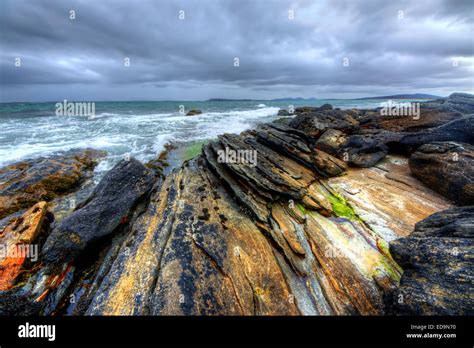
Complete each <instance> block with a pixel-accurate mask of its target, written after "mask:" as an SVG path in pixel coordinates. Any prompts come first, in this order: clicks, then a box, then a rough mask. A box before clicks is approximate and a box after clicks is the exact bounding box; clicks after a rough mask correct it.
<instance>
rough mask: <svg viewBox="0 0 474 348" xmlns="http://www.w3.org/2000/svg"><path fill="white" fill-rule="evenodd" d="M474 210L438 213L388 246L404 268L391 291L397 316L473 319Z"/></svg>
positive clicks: (389, 297)
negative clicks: (455, 316) (396, 286)
mask: <svg viewBox="0 0 474 348" xmlns="http://www.w3.org/2000/svg"><path fill="white" fill-rule="evenodd" d="M472 221H474V207H473V206H468V207H460V208H453V209H449V210H445V211H442V212H438V213H435V214H433V215H431V216H429V217H428V218H426V219H425V220H423V221H421V222H419V223H417V224H416V226H415V231H414V232H413V233H412V234H411V235H410V236H409V237H406V238H400V239H397V240H395V241H393V242H391V243H390V253H391V254H392V256H393V258H394V259H395V261H397V263H398V264H399V265H400V266H402V268H403V269H404V273H403V275H402V278H401V281H400V286H399V287H398V288H396V289H393V290H392V291H389V292H387V294H386V296H385V304H386V308H387V312H388V313H390V314H397V315H474V297H473V296H472V294H473V293H474V268H473V267H472V259H473V257H474V239H473V228H472Z"/></svg>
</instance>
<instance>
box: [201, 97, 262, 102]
mask: <svg viewBox="0 0 474 348" xmlns="http://www.w3.org/2000/svg"><path fill="white" fill-rule="evenodd" d="M254 100H256V99H226V98H211V99H208V100H206V101H207V102H225V101H254Z"/></svg>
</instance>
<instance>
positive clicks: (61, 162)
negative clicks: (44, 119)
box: [0, 149, 104, 219]
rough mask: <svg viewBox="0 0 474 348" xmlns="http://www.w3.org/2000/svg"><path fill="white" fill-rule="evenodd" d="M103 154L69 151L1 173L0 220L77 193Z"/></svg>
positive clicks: (4, 170) (15, 165)
mask: <svg viewBox="0 0 474 348" xmlns="http://www.w3.org/2000/svg"><path fill="white" fill-rule="evenodd" d="M103 156H104V152H102V151H97V150H93V149H86V150H72V151H69V152H66V153H60V154H56V155H54V156H51V157H49V158H38V159H34V160H27V161H23V162H19V163H15V164H12V165H10V166H7V167H4V168H1V169H0V219H2V218H4V217H6V216H8V215H9V214H12V213H15V212H17V211H19V210H21V209H25V208H29V207H31V206H32V205H33V204H35V203H38V202H40V201H50V200H52V199H54V198H55V197H57V196H60V195H63V194H65V193H68V192H71V191H72V190H74V189H76V188H77V187H78V186H79V185H80V184H81V183H82V182H83V181H84V180H85V179H86V178H87V176H88V175H90V174H91V171H92V170H93V169H94V167H95V165H96V164H97V163H98V160H99V158H100V157H103Z"/></svg>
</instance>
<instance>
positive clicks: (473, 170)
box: [409, 142, 474, 205]
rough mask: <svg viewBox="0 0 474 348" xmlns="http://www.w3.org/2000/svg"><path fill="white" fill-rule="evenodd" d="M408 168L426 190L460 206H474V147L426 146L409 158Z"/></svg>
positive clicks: (450, 144)
mask: <svg viewBox="0 0 474 348" xmlns="http://www.w3.org/2000/svg"><path fill="white" fill-rule="evenodd" d="M409 164H410V170H411V172H412V173H413V175H414V176H415V177H417V178H418V179H419V180H420V181H422V182H423V183H424V184H425V185H426V186H428V187H431V188H432V189H433V190H435V191H437V192H439V193H441V194H442V195H443V196H445V197H448V198H449V199H451V200H453V201H455V202H456V203H457V204H459V205H470V204H474V146H472V145H469V144H464V143H457V142H433V143H429V144H425V145H422V146H420V147H419V148H418V150H417V151H416V152H414V153H413V154H412V155H411V156H410V159H409Z"/></svg>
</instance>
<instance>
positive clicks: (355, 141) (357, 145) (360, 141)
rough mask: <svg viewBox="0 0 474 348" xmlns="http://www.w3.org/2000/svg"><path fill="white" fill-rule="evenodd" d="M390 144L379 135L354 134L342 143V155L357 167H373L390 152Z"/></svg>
mask: <svg viewBox="0 0 474 348" xmlns="http://www.w3.org/2000/svg"><path fill="white" fill-rule="evenodd" d="M388 150H389V148H388V146H387V145H385V144H384V142H383V141H380V139H378V138H377V137H372V136H370V135H369V136H367V135H352V136H350V137H349V138H348V139H347V141H346V142H345V143H344V144H343V145H342V148H341V150H340V152H339V153H340V155H342V158H343V159H345V160H346V161H347V162H348V163H349V164H351V165H353V166H356V167H363V168H367V167H372V166H373V165H374V164H376V163H377V162H378V161H380V160H381V159H382V158H384V157H385V156H386V155H387V154H388Z"/></svg>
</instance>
